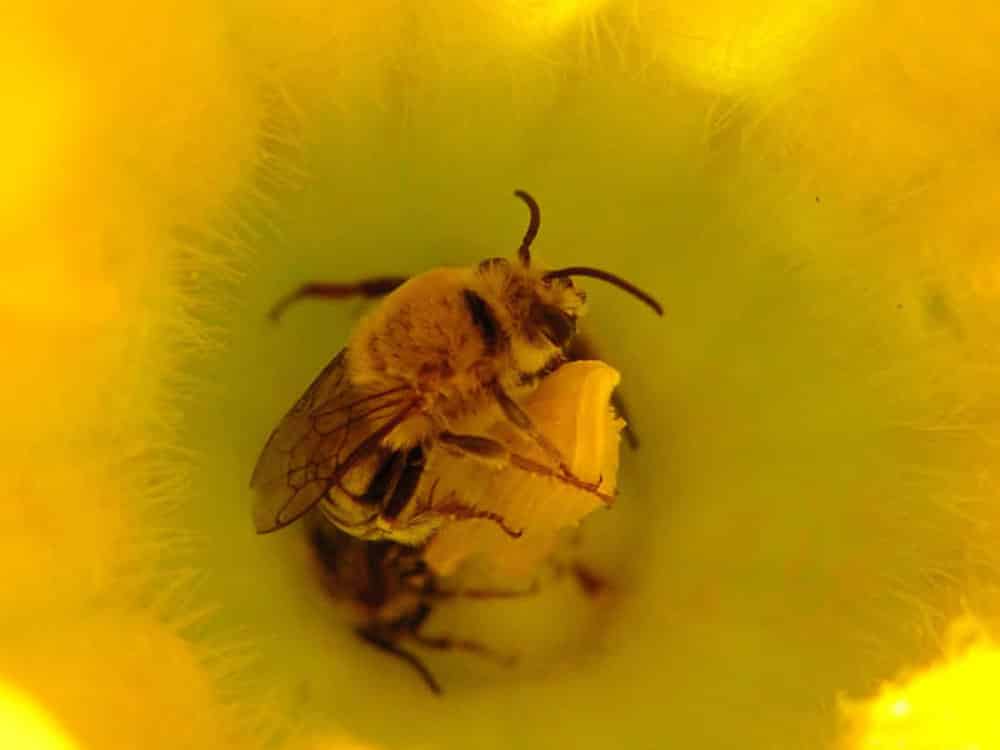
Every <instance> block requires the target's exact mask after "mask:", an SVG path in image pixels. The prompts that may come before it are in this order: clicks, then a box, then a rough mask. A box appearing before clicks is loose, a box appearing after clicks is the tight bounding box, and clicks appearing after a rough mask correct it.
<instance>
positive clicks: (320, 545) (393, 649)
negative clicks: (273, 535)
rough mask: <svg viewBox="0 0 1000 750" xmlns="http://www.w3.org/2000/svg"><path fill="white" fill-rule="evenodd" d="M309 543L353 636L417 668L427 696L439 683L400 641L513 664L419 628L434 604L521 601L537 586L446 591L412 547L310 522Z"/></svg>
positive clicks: (471, 643)
mask: <svg viewBox="0 0 1000 750" xmlns="http://www.w3.org/2000/svg"><path fill="white" fill-rule="evenodd" d="M319 520H320V521H322V519H319ZM309 539H310V542H311V544H312V548H313V550H314V552H315V554H316V558H317V561H318V562H319V564H320V569H321V575H322V577H323V580H324V582H325V584H326V587H327V589H328V590H329V592H330V594H331V596H332V597H333V598H334V599H338V600H341V601H347V602H348V603H349V604H351V605H352V608H353V610H354V616H355V621H356V623H357V624H356V625H355V627H354V632H355V633H356V634H357V635H358V636H359V637H360V638H361V639H362V640H363V641H365V642H366V643H368V644H369V645H371V646H374V647H375V648H377V649H379V650H380V651H383V652H385V653H387V654H391V655H392V656H395V657H396V658H398V659H400V660H402V661H403V662H405V663H406V664H407V665H409V666H410V667H412V668H413V669H414V670H416V672H417V673H418V674H419V675H420V677H421V679H422V680H423V681H424V683H425V684H426V685H427V687H428V688H429V689H430V690H431V692H433V693H435V694H440V693H441V686H440V684H439V683H438V681H437V680H436V679H435V678H434V675H433V674H432V673H431V671H430V670H429V669H428V668H427V666H426V665H425V664H424V662H423V661H422V660H421V659H420V658H419V657H417V656H416V654H414V653H413V652H412V651H409V650H408V649H406V648H405V647H403V646H402V645H400V644H401V642H404V641H408V642H410V643H412V644H414V645H418V646H423V647H424V648H429V649H436V650H440V651H452V650H456V651H465V652H469V653H473V654H476V655H478V656H482V657H486V658H491V659H494V660H495V661H497V662H499V663H501V664H504V665H510V664H512V663H513V661H514V660H513V658H511V657H504V656H502V655H500V654H496V653H494V652H493V651H491V650H490V649H489V648H487V647H486V646H484V645H483V644H481V643H478V642H476V641H470V640H463V639H458V638H451V637H449V636H430V635H426V634H424V632H423V627H424V625H425V624H426V623H427V619H428V617H429V616H430V614H431V612H432V608H433V604H434V603H435V602H437V601H440V600H443V599H448V598H452V597H459V596H464V597H470V598H476V599H491V598H508V597H519V596H526V595H531V594H534V593H535V592H536V591H537V589H536V588H534V587H533V588H530V589H526V590H524V591H498V590H488V589H485V590H477V589H466V590H459V589H453V590H449V589H448V588H446V587H445V586H444V585H443V584H442V580H441V579H440V578H439V577H437V576H435V575H433V574H432V573H431V571H430V570H429V569H428V567H427V565H426V563H425V562H424V561H423V560H422V559H421V557H420V552H419V550H417V549H416V548H414V547H408V546H405V545H402V544H397V543H396V542H388V541H381V542H369V541H364V540H362V539H358V538H357V537H355V536H351V535H350V534H347V533H345V532H343V531H341V530H339V529H337V528H336V527H333V526H331V525H330V524H327V523H325V522H320V523H312V524H310V532H309Z"/></svg>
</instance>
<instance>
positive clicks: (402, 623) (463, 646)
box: [392, 603, 513, 664]
mask: <svg viewBox="0 0 1000 750" xmlns="http://www.w3.org/2000/svg"><path fill="white" fill-rule="evenodd" d="M430 613H431V608H430V606H429V605H428V604H426V603H422V604H420V605H419V606H418V607H417V608H416V609H415V610H413V611H412V612H408V613H407V614H405V615H402V616H401V617H399V618H397V619H396V620H394V621H393V623H392V626H393V627H394V628H395V629H396V630H397V631H398V632H400V633H405V634H406V636H407V637H408V638H409V639H410V640H412V641H413V642H414V643H419V644H420V645H421V646H426V647H427V648H433V649H437V650H439V651H467V652H469V653H471V654H478V655H479V656H483V657H487V658H491V659H495V660H496V661H499V662H501V663H505V664H506V663H513V658H512V657H509V656H503V655H502V654H498V653H496V652H495V651H492V650H491V649H490V648H488V647H487V646H484V645H483V644H482V643H478V642H477V641H466V640H462V639H459V638H450V637H448V636H430V635H424V634H423V633H421V632H420V629H421V628H422V627H423V626H424V623H426V622H427V617H428V615H430Z"/></svg>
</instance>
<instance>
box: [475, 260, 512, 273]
mask: <svg viewBox="0 0 1000 750" xmlns="http://www.w3.org/2000/svg"><path fill="white" fill-rule="evenodd" d="M509 267H510V261H508V260H507V259H506V258H487V259H486V260H483V261H480V263H479V268H478V269H476V270H477V271H479V273H486V272H487V271H492V270H494V269H501V270H505V269H507V268H509Z"/></svg>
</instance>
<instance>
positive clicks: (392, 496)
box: [250, 190, 663, 546]
mask: <svg viewBox="0 0 1000 750" xmlns="http://www.w3.org/2000/svg"><path fill="white" fill-rule="evenodd" d="M514 195H515V196H516V197H517V198H519V199H520V200H522V201H523V202H524V203H525V204H526V205H527V207H528V210H529V215H530V218H529V222H528V228H527V231H526V232H525V235H524V238H523V240H522V241H521V245H520V247H519V249H518V251H517V258H516V260H514V261H509V260H507V259H505V258H487V259H486V260H483V261H482V262H480V263H479V264H478V265H475V266H471V267H461V268H437V269H434V270H431V271H427V272H425V273H423V274H420V275H418V276H415V277H413V278H410V279H405V278H402V277H380V278H374V279H368V280H364V281H360V282H357V283H353V284H332V283H310V284H305V285H303V286H302V287H301V288H299V289H297V290H296V291H294V292H293V293H292V294H290V295H288V296H287V297H285V298H283V299H282V300H280V301H279V302H278V304H277V305H276V306H275V308H274V309H273V311H272V317H273V318H275V319H277V318H278V317H279V316H280V315H281V314H282V313H283V312H284V310H285V309H286V308H287V307H288V305H290V304H291V303H293V302H295V301H298V300H301V299H305V298H310V297H320V298H330V299H342V298H346V297H351V296H362V297H380V296H383V295H387V296H385V299H384V300H382V302H381V304H380V305H379V306H378V307H377V308H376V309H375V310H374V311H373V312H372V313H371V314H369V315H368V316H367V317H366V318H365V319H363V320H362V322H361V323H360V324H359V326H358V327H357V329H356V330H355V331H354V333H353V334H352V335H351V337H350V338H349V340H348V343H347V346H346V347H345V348H344V349H342V350H341V351H340V353H338V354H337V355H336V356H335V357H334V358H333V360H332V361H331V362H330V363H329V364H328V365H327V366H326V368H325V369H324V370H323V371H322V372H321V373H320V374H319V375H318V376H317V377H316V379H315V380H314V381H313V383H312V384H311V385H310V386H309V388H308V389H307V390H306V392H305V393H304V394H303V395H302V397H301V398H300V399H299V400H298V401H297V402H296V403H295V405H294V406H293V407H292V408H291V410H290V411H289V412H288V414H287V415H285V417H284V419H282V421H281V422H280V424H279V425H278V427H277V428H276V429H275V430H274V431H273V432H272V433H271V436H270V438H269V439H268V441H267V444H266V445H265V446H264V449H263V451H262V453H261V455H260V457H259V459H258V461H257V464H256V467H255V468H254V471H253V476H252V479H251V482H250V486H251V488H252V489H253V490H254V491H255V493H256V497H255V501H254V506H253V520H254V525H255V526H256V530H257V532H258V533H268V532H272V531H275V530H277V529H281V528H283V527H285V526H287V525H288V524H290V523H292V522H294V521H295V520H296V519H298V518H300V517H302V516H303V515H304V514H305V513H306V512H307V511H309V510H310V509H312V508H313V507H315V506H319V509H320V511H321V512H322V514H323V516H324V517H325V518H326V519H327V520H328V521H329V522H330V523H331V524H333V525H334V526H335V527H337V528H338V529H340V530H342V531H344V532H346V533H347V534H349V535H352V536H354V537H357V538H359V539H363V540H369V541H382V540H387V541H392V542H397V543H401V544H406V545H410V546H419V545H421V544H423V543H424V542H425V541H426V540H428V539H429V538H430V536H431V535H432V534H434V532H435V531H437V530H438V529H439V528H440V527H441V526H442V525H443V524H444V523H446V522H448V521H461V520H465V519H476V518H479V519H485V520H488V521H492V522H494V523H496V524H497V525H499V526H500V528H501V529H502V530H503V531H504V532H505V533H506V534H508V535H509V536H512V537H515V538H516V537H517V536H519V535H520V533H521V531H522V530H516V529H512V528H510V527H509V526H507V525H506V524H505V522H504V519H503V518H502V517H501V516H499V515H498V514H496V513H493V512H489V511H484V510H481V509H477V508H476V507H473V506H471V505H468V504H465V503H464V502H463V501H462V499H461V498H460V497H455V496H452V495H449V496H448V497H446V498H441V497H438V498H435V489H436V487H437V484H438V482H437V481H436V480H437V478H436V477H435V475H434V474H435V472H434V464H435V458H436V457H437V456H440V455H441V454H440V452H441V451H447V452H448V453H449V454H450V455H458V456H460V457H462V458H463V459H467V460H468V461H472V462H476V464H477V465H479V466H482V467H483V469H484V470H499V469H506V468H513V469H515V470H517V471H523V472H527V473H531V474H536V475H540V476H543V477H548V478H550V479H552V480H554V481H557V482H561V483H563V484H564V485H567V486H571V487H573V488H575V489H578V490H580V491H581V492H586V493H591V494H592V495H596V496H597V497H599V498H600V499H601V500H602V501H603V502H605V503H610V502H612V501H613V496H612V495H610V494H608V493H607V492H604V491H603V490H602V489H601V479H598V480H597V481H596V482H586V481H583V480H582V479H580V478H579V477H577V476H576V475H575V474H574V473H573V472H572V471H571V470H570V467H569V466H568V465H567V462H566V460H565V458H564V457H563V456H562V455H560V452H559V450H558V449H557V448H556V447H555V446H554V445H553V444H552V443H551V442H550V441H549V440H548V439H547V438H546V437H545V435H544V434H543V433H542V431H540V430H539V429H538V426H537V425H536V424H535V423H534V421H533V420H532V418H531V417H530V416H529V414H528V413H527V412H526V411H525V409H524V408H523V407H522V405H521V403H520V402H521V400H522V399H523V398H524V397H525V396H526V395H527V394H529V393H530V392H531V391H532V390H533V389H534V388H535V387H536V386H537V385H538V383H539V382H540V381H541V380H542V379H543V378H545V377H547V376H548V375H550V374H551V373H553V372H554V371H555V370H556V369H557V368H559V367H560V366H561V365H563V364H564V363H565V362H567V361H568V360H569V359H570V358H571V356H570V350H571V347H572V345H573V343H574V340H575V338H576V333H577V321H578V319H579V318H580V317H581V315H583V313H584V309H585V302H586V295H585V294H584V291H583V290H582V289H580V288H578V287H577V286H576V285H575V284H574V283H573V278H574V277H590V278H594V279H598V280H601V281H604V282H607V283H610V284H612V285H614V286H616V287H618V288H619V289H621V290H623V291H625V292H626V293H628V294H630V295H632V296H634V297H636V298H638V299H639V300H640V301H641V302H643V303H645V304H646V305H647V306H649V307H650V308H652V310H653V311H654V312H656V313H657V314H658V315H662V314H663V308H662V306H661V305H660V303H659V302H657V301H656V300H655V299H654V298H653V297H652V296H650V295H649V294H647V293H646V292H644V291H642V290H641V289H639V288H638V287H636V286H634V285H633V284H631V283H629V282H627V281H625V280H624V279H622V278H619V277H618V276H615V275H614V274H611V273H609V272H607V271H603V270H600V269H597V268H590V267H586V266H571V267H567V268H560V269H555V270H546V269H543V268H539V267H537V266H534V265H532V262H531V244H532V242H533V240H534V239H535V237H536V235H537V234H538V230H539V227H540V225H541V212H540V210H539V207H538V204H537V202H536V201H535V200H534V198H532V197H531V196H530V195H528V194H527V193H525V192H523V191H520V190H519V191H515V193H514ZM497 420H503V421H505V422H506V423H508V424H509V425H510V426H511V427H512V428H513V429H516V430H517V431H519V433H520V434H522V435H524V436H526V437H527V438H529V439H530V440H531V441H532V443H533V444H534V445H537V446H538V448H539V449H540V454H541V455H542V456H544V457H545V459H546V460H538V453H536V454H535V456H533V457H530V456H526V455H523V453H518V452H516V451H512V450H511V449H510V448H509V447H508V445H506V444H505V443H504V441H502V440H498V439H496V438H495V437H490V436H488V435H486V434H484V433H485V428H484V427H483V425H485V424H488V423H489V424H492V423H495V422H496V421H497Z"/></svg>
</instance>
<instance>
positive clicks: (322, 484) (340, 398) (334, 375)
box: [250, 349, 413, 534]
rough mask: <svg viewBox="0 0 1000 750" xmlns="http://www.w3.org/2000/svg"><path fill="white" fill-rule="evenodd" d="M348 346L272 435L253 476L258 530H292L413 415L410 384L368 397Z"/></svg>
mask: <svg viewBox="0 0 1000 750" xmlns="http://www.w3.org/2000/svg"><path fill="white" fill-rule="evenodd" d="M346 362H347V350H346V349H343V350H341V352H340V353H339V354H338V355H337V356H336V357H334V358H333V360H332V361H331V362H330V364H328V365H327V366H326V367H325V368H324V369H323V371H322V372H321V373H320V374H319V375H318V376H317V377H316V379H315V380H314V381H313V382H312V384H311V385H310V386H309V388H308V389H307V390H306V392H305V393H303V394H302V397H301V398H300V399H299V400H298V401H297V402H296V403H295V405H294V406H293V407H292V408H291V410H290V411H289V412H288V414H286V415H285V417H284V419H282V420H281V423H280V424H279V425H278V426H277V428H275V430H274V432H272V433H271V437H270V438H268V441H267V444H266V445H265V446H264V450H263V451H261V454H260V458H258V459H257V465H256V466H255V467H254V470H253V476H252V477H251V479H250V487H251V488H252V489H253V490H255V492H256V498H255V499H254V505H253V521H254V526H255V527H256V529H257V533H259V534H266V533H268V532H271V531H276V530H278V529H280V528H283V527H285V526H287V525H288V524H290V523H292V522H293V521H295V520H296V519H298V518H300V517H301V516H302V515H303V514H305V513H306V512H307V511H309V509H310V508H312V507H313V506H314V505H316V503H318V502H319V501H320V500H322V499H323V497H325V496H326V495H327V493H329V491H330V490H331V489H332V488H333V487H335V486H336V485H337V484H338V482H340V480H341V478H342V477H343V476H344V474H345V473H346V472H347V471H348V470H349V469H351V467H352V466H354V465H355V464H357V463H358V462H359V461H361V460H362V459H364V458H366V457H368V456H369V455H371V454H372V453H373V452H374V451H376V450H377V449H378V447H379V445H380V444H381V442H382V440H383V439H384V438H385V436H386V435H388V434H389V432H390V431H391V430H392V429H393V428H394V427H395V426H396V425H398V424H399V423H400V422H401V421H403V419H404V418H405V417H406V416H407V413H408V412H409V410H410V409H411V407H412V406H413V398H412V396H411V395H410V394H409V392H408V391H409V389H408V388H407V387H406V386H399V387H397V388H391V389H388V390H384V391H382V392H374V393H372V392H365V391H362V390H360V389H359V388H357V387H356V386H355V385H353V384H352V383H351V381H350V378H349V377H348V373H347V368H346Z"/></svg>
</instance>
